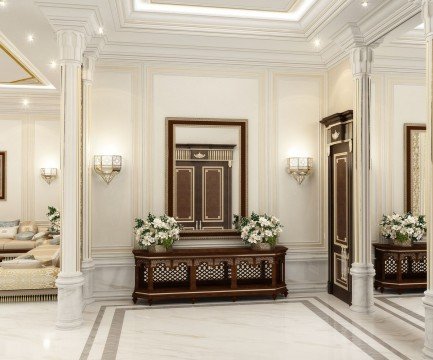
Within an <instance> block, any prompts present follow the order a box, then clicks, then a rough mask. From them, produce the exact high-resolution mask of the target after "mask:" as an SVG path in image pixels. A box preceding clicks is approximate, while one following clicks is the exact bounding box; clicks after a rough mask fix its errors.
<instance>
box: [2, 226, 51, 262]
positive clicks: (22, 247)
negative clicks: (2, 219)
mask: <svg viewBox="0 0 433 360" xmlns="http://www.w3.org/2000/svg"><path fill="white" fill-rule="evenodd" d="M47 230H48V226H39V227H38V225H37V224H36V223H35V222H34V221H24V222H21V223H20V225H19V228H18V234H19V233H22V232H25V231H32V232H34V233H35V234H37V233H38V232H47ZM44 240H47V235H45V236H44V237H43V238H41V239H38V240H16V239H14V238H4V239H2V238H0V256H2V255H3V256H7V257H11V256H12V255H13V254H16V255H18V254H21V253H26V252H27V251H29V250H31V249H34V248H35V247H36V246H37V245H39V244H41V242H43V241H44Z"/></svg>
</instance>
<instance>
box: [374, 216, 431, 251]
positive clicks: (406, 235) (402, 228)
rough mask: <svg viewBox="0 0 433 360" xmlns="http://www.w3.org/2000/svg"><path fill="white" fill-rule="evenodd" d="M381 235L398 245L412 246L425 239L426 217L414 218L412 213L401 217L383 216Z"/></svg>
mask: <svg viewBox="0 0 433 360" xmlns="http://www.w3.org/2000/svg"><path fill="white" fill-rule="evenodd" d="M380 228H381V233H382V235H383V236H384V237H386V238H387V239H391V240H393V241H394V243H395V244H398V245H410V244H411V243H412V241H420V240H422V238H423V237H424V235H425V233H426V230H427V226H426V222H425V216H424V215H420V216H414V215H412V214H411V213H410V212H409V213H406V214H403V215H400V214H395V213H394V214H392V215H383V218H382V221H381V222H380Z"/></svg>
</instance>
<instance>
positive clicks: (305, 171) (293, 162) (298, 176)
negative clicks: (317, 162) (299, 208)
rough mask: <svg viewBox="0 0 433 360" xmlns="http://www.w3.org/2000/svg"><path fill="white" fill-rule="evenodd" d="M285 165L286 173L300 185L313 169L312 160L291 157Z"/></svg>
mask: <svg viewBox="0 0 433 360" xmlns="http://www.w3.org/2000/svg"><path fill="white" fill-rule="evenodd" d="M287 165H288V166H287V172H288V173H289V174H290V175H292V176H293V178H294V179H295V180H296V181H297V182H298V184H299V185H301V184H302V182H303V181H304V179H305V177H306V176H307V175H309V174H310V173H311V170H312V169H313V158H309V157H291V158H288V159H287Z"/></svg>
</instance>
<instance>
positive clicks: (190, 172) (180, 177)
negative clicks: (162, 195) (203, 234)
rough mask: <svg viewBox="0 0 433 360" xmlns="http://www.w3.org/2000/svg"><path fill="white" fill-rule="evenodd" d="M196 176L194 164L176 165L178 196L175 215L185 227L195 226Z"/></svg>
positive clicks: (176, 197)
mask: <svg viewBox="0 0 433 360" xmlns="http://www.w3.org/2000/svg"><path fill="white" fill-rule="evenodd" d="M194 177H195V169H194V166H177V167H176V179H175V180H176V196H175V207H174V210H175V211H174V217H175V219H176V220H177V221H179V222H180V223H181V224H182V225H183V226H184V227H185V228H194V226H195V196H194V193H195V180H194Z"/></svg>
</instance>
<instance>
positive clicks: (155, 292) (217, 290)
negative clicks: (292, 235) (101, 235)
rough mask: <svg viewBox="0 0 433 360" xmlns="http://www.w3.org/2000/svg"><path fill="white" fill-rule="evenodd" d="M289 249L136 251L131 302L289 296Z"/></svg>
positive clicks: (281, 247) (150, 302) (280, 247)
mask: <svg viewBox="0 0 433 360" xmlns="http://www.w3.org/2000/svg"><path fill="white" fill-rule="evenodd" d="M286 251H287V248H286V247H284V246H276V247H275V249H273V250H269V251H259V252H258V251H254V250H252V249H250V248H212V249H175V250H172V251H170V252H167V253H149V252H148V251H145V250H134V251H133V253H134V257H135V288H134V293H133V294H132V298H133V300H134V303H136V302H137V299H140V298H142V299H146V300H147V301H148V304H149V305H151V304H152V302H153V301H154V300H162V299H175V298H189V299H191V300H192V301H193V302H194V301H195V299H197V298H203V297H231V298H232V299H233V300H236V298H237V297H240V296H258V295H267V296H272V297H273V298H274V299H276V297H277V296H278V294H281V295H284V296H287V294H288V291H287V287H286V283H285V255H286Z"/></svg>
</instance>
